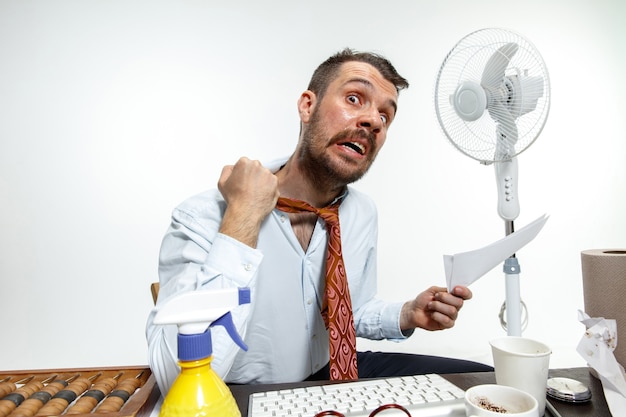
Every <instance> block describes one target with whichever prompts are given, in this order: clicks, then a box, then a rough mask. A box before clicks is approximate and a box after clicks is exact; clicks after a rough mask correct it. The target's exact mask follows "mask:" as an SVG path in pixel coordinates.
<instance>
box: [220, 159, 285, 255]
mask: <svg viewBox="0 0 626 417" xmlns="http://www.w3.org/2000/svg"><path fill="white" fill-rule="evenodd" d="M217 187H218V189H219V190H220V192H221V193H222V195H223V196H224V200H226V203H227V204H228V207H227V208H226V212H225V213H224V218H223V219H222V224H221V226H220V233H224V234H226V235H228V236H230V237H232V238H234V239H237V240H239V241H241V242H243V243H245V244H246V245H248V246H251V247H253V248H254V247H256V244H257V239H258V237H259V229H260V227H261V223H262V222H263V220H264V219H265V218H266V217H267V216H268V215H269V214H270V213H271V212H272V210H273V209H274V207H275V206H276V201H277V200H278V196H279V192H278V179H277V178H276V176H275V175H274V174H273V173H272V172H271V171H270V170H269V169H267V168H265V167H264V166H262V165H261V163H260V162H259V161H252V160H250V159H248V158H246V157H243V158H241V159H239V160H238V161H237V163H235V165H227V166H225V167H224V168H223V169H222V174H221V175H220V179H219V181H218V183H217Z"/></svg>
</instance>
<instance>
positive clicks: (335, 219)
mask: <svg viewBox="0 0 626 417" xmlns="http://www.w3.org/2000/svg"><path fill="white" fill-rule="evenodd" d="M276 208H277V209H278V210H281V211H285V212H287V213H302V212H304V211H308V212H311V213H315V214H317V215H318V216H319V217H321V218H322V219H323V220H324V221H325V222H326V224H328V225H329V226H336V225H338V224H339V204H333V205H330V206H327V207H323V208H319V209H318V208H316V207H313V206H312V205H310V204H309V203H307V202H306V201H302V200H295V199H292V198H285V197H280V198H279V199H278V201H277V203H276Z"/></svg>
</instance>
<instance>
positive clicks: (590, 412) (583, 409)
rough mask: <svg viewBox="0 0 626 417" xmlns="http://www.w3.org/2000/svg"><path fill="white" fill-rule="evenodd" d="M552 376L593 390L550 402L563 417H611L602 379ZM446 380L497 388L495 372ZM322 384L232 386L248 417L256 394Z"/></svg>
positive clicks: (570, 372)
mask: <svg viewBox="0 0 626 417" xmlns="http://www.w3.org/2000/svg"><path fill="white" fill-rule="evenodd" d="M550 376H551V377H556V376H559V377H567V378H573V379H577V380H579V381H580V382H582V383H584V384H587V385H588V386H589V388H590V389H591V395H592V397H591V401H590V402H588V403H584V404H569V403H564V402H561V401H557V400H552V399H549V401H550V402H551V404H552V405H553V406H554V407H555V408H556V410H557V411H558V412H559V414H560V415H561V416H560V417H573V416H576V417H611V413H610V412H609V409H608V406H607V404H606V400H605V399H604V392H603V391H602V384H601V383H600V381H599V380H598V379H596V378H594V377H593V376H592V375H590V374H589V370H588V369H587V368H571V369H551V370H550ZM443 377H444V378H446V379H447V380H449V381H450V382H452V383H454V384H456V385H457V386H459V387H460V388H462V389H464V390H466V389H468V388H470V387H473V386H474V385H480V384H493V383H495V382H496V380H495V376H494V374H493V372H480V373H467V374H449V375H443ZM320 384H321V382H320V381H316V382H300V383H293V384H256V385H254V384H253V385H230V389H231V391H232V393H233V395H234V397H235V400H236V401H237V405H238V406H239V409H240V410H241V416H242V417H248V397H249V396H250V394H252V393H254V392H262V391H273V390H277V389H287V388H295V387H304V386H312V385H320ZM549 416H550V413H549V412H548V411H547V410H546V417H549ZM552 417H559V416H552Z"/></svg>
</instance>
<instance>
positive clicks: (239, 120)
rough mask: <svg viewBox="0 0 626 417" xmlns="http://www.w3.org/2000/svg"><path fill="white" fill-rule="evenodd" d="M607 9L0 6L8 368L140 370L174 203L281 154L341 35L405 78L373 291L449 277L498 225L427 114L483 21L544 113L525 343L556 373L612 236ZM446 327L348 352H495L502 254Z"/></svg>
mask: <svg viewBox="0 0 626 417" xmlns="http://www.w3.org/2000/svg"><path fill="white" fill-rule="evenodd" d="M625 7H626V6H624V3H623V2H621V1H619V0H614V1H610V0H596V1H588V0H559V1H549V2H548V1H543V0H541V1H540V0H527V1H517V2H513V1H502V0H498V1H496V0H480V1H467V0H439V1H429V0H411V1H408V0H407V1H391V0H390V1H386V2H380V1H370V0H358V1H335V0H333V1H327V0H322V1H319V0H318V1H307V2H301V1H286V0H285V1H275V0H274V1H272V0H268V1H263V2H258V1H241V0H233V1H229V2H224V1H219V2H218V1H208V0H205V1H118V0H109V1H92V0H75V1H70V0H67V1H64V0H50V1H43V0H42V1H31V0H15V1H7V0H0V230H1V231H0V280H1V286H0V329H2V337H1V341H2V345H1V347H0V352H1V355H0V369H3V370H8V369H39V368H59V367H84V366H87V367H89V366H94V367H95V366H121V365H138V364H146V363H147V357H146V356H147V355H146V343H145V338H144V325H145V320H146V317H147V314H148V312H149V310H150V308H151V306H152V300H151V297H150V293H149V284H150V283H151V282H152V281H156V280H157V255H158V250H159V246H160V241H161V238H162V236H163V233H164V232H165V230H166V228H167V226H168V224H169V215H170V212H171V210H172V208H173V207H174V206H175V205H177V204H178V203H179V202H180V201H182V200H183V199H184V198H186V197H187V196H190V195H192V194H195V193H197V192H200V191H202V190H204V189H207V188H213V187H214V186H215V184H216V181H217V178H218V175H219V173H220V171H221V168H222V166H223V165H225V164H230V163H233V162H235V161H236V159H237V158H239V157H240V156H242V155H246V156H248V157H251V158H255V159H261V160H265V159H268V158H273V157H275V156H281V155H286V154H288V153H290V152H291V151H292V150H293V148H294V147H295V144H296V140H297V134H298V119H297V113H296V100H297V99H298V96H299V94H300V93H301V92H302V91H303V90H304V89H305V88H306V85H307V82H308V80H309V77H310V75H311V73H312V71H313V69H314V68H315V67H316V66H317V65H318V64H319V63H320V62H321V61H323V60H324V59H326V58H327V57H328V56H329V55H331V54H332V53H334V52H336V51H338V50H339V49H342V48H343V47H346V46H350V47H353V48H356V49H360V50H370V51H375V52H380V53H382V54H384V55H385V56H387V57H388V58H389V59H390V60H391V61H392V62H393V63H394V64H395V66H396V68H397V69H398V70H399V72H400V73H401V74H403V75H404V76H405V77H407V78H408V79H409V81H410V82H411V87H410V88H409V89H408V90H406V91H404V92H402V94H401V96H400V109H399V113H398V118H397V119H396V121H395V123H394V124H393V125H392V127H391V130H390V133H389V137H388V141H387V143H386V145H385V147H384V148H383V150H382V152H381V154H380V156H379V159H378V160H377V162H376V164H375V165H374V167H373V168H372V170H371V171H370V173H369V174H368V175H367V176H366V178H364V179H363V180H362V181H361V182H359V183H357V184H356V186H357V187H358V188H360V189H362V190H364V191H366V192H367V193H368V194H370V195H371V196H373V197H374V199H375V200H376V201H377V202H378V206H379V211H380V259H379V282H380V294H381V296H382V297H384V298H386V299H390V300H405V299H408V298H410V297H413V296H414V295H416V294H417V293H418V292H420V291H422V290H423V289H425V288H426V287H428V286H430V285H433V284H437V285H445V279H444V272H443V262H442V255H443V254H444V253H447V254H453V253H456V252H462V251H466V250H471V249H474V248H477V247H481V246H484V245H486V244H488V243H491V242H493V241H495V240H497V239H500V238H502V237H503V236H504V226H503V221H502V220H501V219H500V218H499V216H498V214H497V212H496V209H495V203H496V194H495V193H496V191H495V182H494V174H493V169H492V168H491V167H486V166H483V165H480V164H479V163H477V162H475V161H474V160H472V159H470V158H469V157H467V156H465V155H463V154H461V153H460V152H458V151H457V150H456V149H455V148H454V147H453V146H452V145H451V144H450V143H449V142H448V141H447V139H446V138H445V137H444V136H443V134H442V133H441V130H440V128H439V126H438V124H437V120H436V116H435V113H434V106H433V88H434V82H435V77H436V75H437V71H438V69H439V66H440V64H441V62H442V61H443V59H444V57H445V56H446V54H447V52H448V51H449V50H450V49H451V48H452V47H453V46H454V44H456V42H457V41H459V40H460V39H461V38H462V37H464V36H465V35H467V34H469V33H470V32H472V31H474V30H477V29H481V28H485V27H504V28H508V29H511V30H514V31H516V32H519V33H521V34H523V35H524V36H525V37H527V38H528V39H529V40H531V42H533V43H534V44H535V46H536V47H537V48H538V49H539V50H540V52H541V54H542V55H543V58H544V60H545V61H546V64H547V67H548V69H549V71H550V77H551V82H552V91H551V92H552V105H551V110H550V115H549V118H548V121H547V124H546V126H545V128H544V130H543V132H542V134H541V136H540V137H539V139H538V140H537V141H536V142H535V143H534V144H533V145H532V146H531V147H530V148H529V149H528V150H527V151H526V152H524V153H523V154H522V155H520V157H519V163H520V175H519V178H520V179H519V189H520V201H521V214H520V216H519V218H518V219H517V221H516V226H517V228H520V227H522V226H523V225H525V224H527V223H529V222H530V221H532V220H534V219H535V218H536V217H538V216H540V215H541V214H543V213H548V214H550V216H551V217H550V220H549V221H548V223H547V224H546V226H545V228H544V229H543V231H542V232H541V234H540V235H539V236H538V237H537V239H536V240H535V241H533V242H532V243H531V244H530V245H529V246H527V247H526V248H524V249H522V250H521V251H519V253H518V257H519V260H520V263H521V267H522V274H521V278H522V285H521V288H522V298H523V299H524V301H525V302H526V304H527V305H528V309H529V312H530V322H529V325H528V328H527V329H526V330H525V332H524V335H525V336H528V337H532V338H536V339H539V340H541V341H544V342H545V343H547V344H549V345H550V346H551V347H552V348H553V351H554V353H553V355H552V362H551V364H552V367H564V366H578V365H584V363H583V362H582V360H581V358H580V357H579V356H578V354H577V353H576V351H575V348H576V345H577V343H578V340H579V339H580V337H581V336H582V334H583V332H584V327H583V326H582V325H581V324H580V323H579V322H578V320H577V310H578V309H582V308H584V303H583V293H582V277H581V268H580V251H582V250H584V249H590V248H615V247H620V248H623V247H625V246H626V217H625V216H624V213H626V198H625V196H624V192H625V191H624V190H625V189H626V180H625V178H626V164H625V162H626V161H625V160H626V145H625V142H626V141H625V139H626V138H625V134H624V128H625V122H624V120H625V119H626V118H625V117H624V114H626V105H625V104H624V103H625V100H624V97H626V81H625V79H626V78H625V77H624V74H625V73H626V48H624V44H623V40H624V39H625V38H626V26H624V25H623V22H624V17H625V16H626V13H625ZM471 289H472V290H473V291H474V299H473V300H472V301H470V302H468V303H467V304H466V306H465V307H464V308H463V310H462V315H461V317H460V319H459V320H458V322H457V325H456V327H455V328H454V329H452V330H448V331H444V332H434V333H427V332H423V331H420V332H417V333H416V334H415V335H414V336H413V337H412V338H411V339H410V340H409V341H407V342H404V343H400V344H396V343H391V342H370V341H359V344H360V346H359V347H360V348H361V349H375V350H395V351H406V352H419V353H428V354H438V355H444V356H453V357H461V358H469V359H476V360H481V361H485V362H490V361H491V359H490V352H489V346H488V340H489V339H490V338H492V337H496V336H501V335H504V334H505V332H504V331H503V330H502V328H501V327H500V324H499V321H498V317H497V314H498V312H499V309H500V305H501V303H502V301H503V299H504V279H503V274H502V272H501V270H500V267H497V268H496V269H495V270H493V271H492V272H490V273H488V274H487V275H486V276H485V277H484V278H482V279H481V280H480V281H478V282H476V283H475V284H473V285H472V287H471Z"/></svg>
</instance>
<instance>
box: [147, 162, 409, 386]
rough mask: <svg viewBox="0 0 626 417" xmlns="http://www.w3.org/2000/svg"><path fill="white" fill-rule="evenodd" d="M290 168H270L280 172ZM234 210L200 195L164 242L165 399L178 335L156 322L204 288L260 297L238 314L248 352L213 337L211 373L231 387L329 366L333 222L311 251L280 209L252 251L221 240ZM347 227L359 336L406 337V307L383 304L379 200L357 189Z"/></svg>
mask: <svg viewBox="0 0 626 417" xmlns="http://www.w3.org/2000/svg"><path fill="white" fill-rule="evenodd" d="M282 163H284V160H282V161H279V162H278V163H277V164H273V165H269V166H268V167H269V168H270V169H272V170H274V171H275V170H277V169H278V167H279V166H280V165H281V164H282ZM225 209H226V203H225V201H224V199H223V197H222V196H221V194H220V193H219V191H217V190H212V191H207V192H204V193H202V194H199V195H196V196H194V197H191V198H190V199H188V200H186V201H185V202H183V203H182V204H181V205H180V206H178V207H177V208H176V209H175V210H174V212H173V214H172V223H171V225H170V227H169V229H168V230H167V232H166V235H165V237H164V239H163V242H162V246H161V252H160V257H159V279H160V283H161V287H160V292H159V299H158V302H157V305H156V306H155V308H154V309H153V311H152V312H151V313H150V316H149V318H148V323H147V327H146V335H147V339H148V347H149V362H150V367H151V369H152V372H153V373H154V374H155V377H156V379H157V383H158V385H159V387H160V388H161V392H163V393H166V392H167V391H168V390H169V387H170V385H171V384H172V383H173V381H174V379H175V378H176V376H177V375H178V372H179V368H178V365H177V351H176V350H177V346H176V333H177V328H176V326H175V325H155V324H153V322H152V321H153V318H154V315H155V314H156V312H157V311H158V310H159V306H160V305H162V304H163V302H165V301H166V300H167V299H168V298H169V297H172V296H174V295H176V294H179V293H182V292H186V291H194V290H196V289H210V288H229V287H249V288H250V289H251V303H250V304H245V305H242V306H239V307H236V308H235V309H234V310H233V311H232V314H233V319H234V322H235V325H236V327H237V328H238V330H239V333H240V335H241V336H242V337H243V339H244V341H245V342H246V344H247V345H248V347H249V349H248V351H242V350H241V349H239V347H237V345H235V343H234V342H233V341H232V340H231V339H230V337H229V336H228V335H227V334H226V332H225V331H224V330H223V328H221V327H215V328H213V329H212V336H213V356H214V359H213V362H212V364H211V366H212V368H213V369H214V370H215V371H216V372H217V373H218V374H219V375H220V376H221V377H222V378H223V379H224V380H226V381H227V382H236V383H277V382H295V381H302V380H304V379H306V378H307V377H308V376H309V375H311V374H312V373H315V372H317V371H318V370H319V369H320V368H321V367H323V366H324V365H325V364H326V363H328V359H329V353H328V332H327V330H326V328H325V326H324V322H323V320H322V317H321V314H320V308H321V305H322V300H323V294H324V275H325V272H324V267H325V259H326V243H327V239H328V236H327V232H326V228H325V223H324V221H323V220H321V219H318V221H317V223H316V225H315V229H314V231H313V236H312V238H311V242H310V244H309V247H308V249H307V251H306V252H305V251H304V250H303V249H302V246H301V245H300V243H299V242H298V239H297V238H296V236H295V234H294V233H293V229H292V228H291V224H290V222H289V217H288V216H287V214H286V213H284V212H281V211H279V210H277V209H275V210H274V211H273V212H272V213H271V214H270V215H269V216H268V217H267V218H266V219H265V221H264V222H263V224H262V226H261V230H260V234H259V239H258V244H257V248H256V249H253V248H251V247H249V246H247V245H245V244H242V243H241V242H239V241H237V240H235V239H232V238H230V237H228V236H226V235H223V234H221V233H219V232H218V230H219V227H220V223H221V219H222V216H223V214H224V210H225ZM339 219H340V227H341V240H342V250H343V258H344V263H345V266H346V271H347V277H348V285H349V288H350V295H351V298H352V307H353V311H354V320H355V326H356V333H357V336H358V337H365V338H369V339H377V340H378V339H392V340H401V339H405V338H406V336H405V335H403V333H402V331H401V330H400V325H399V320H400V310H401V308H402V304H403V302H394V303H388V302H384V301H382V300H379V299H377V298H376V244H377V235H378V226H377V225H378V223H377V210H376V206H375V205H374V202H373V201H372V200H371V199H370V198H369V197H367V196H366V195H365V194H363V193H361V192H359V191H357V190H355V189H354V188H351V187H349V188H348V191H347V193H346V194H345V196H344V198H343V201H342V203H341V205H340V208H339Z"/></svg>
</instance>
